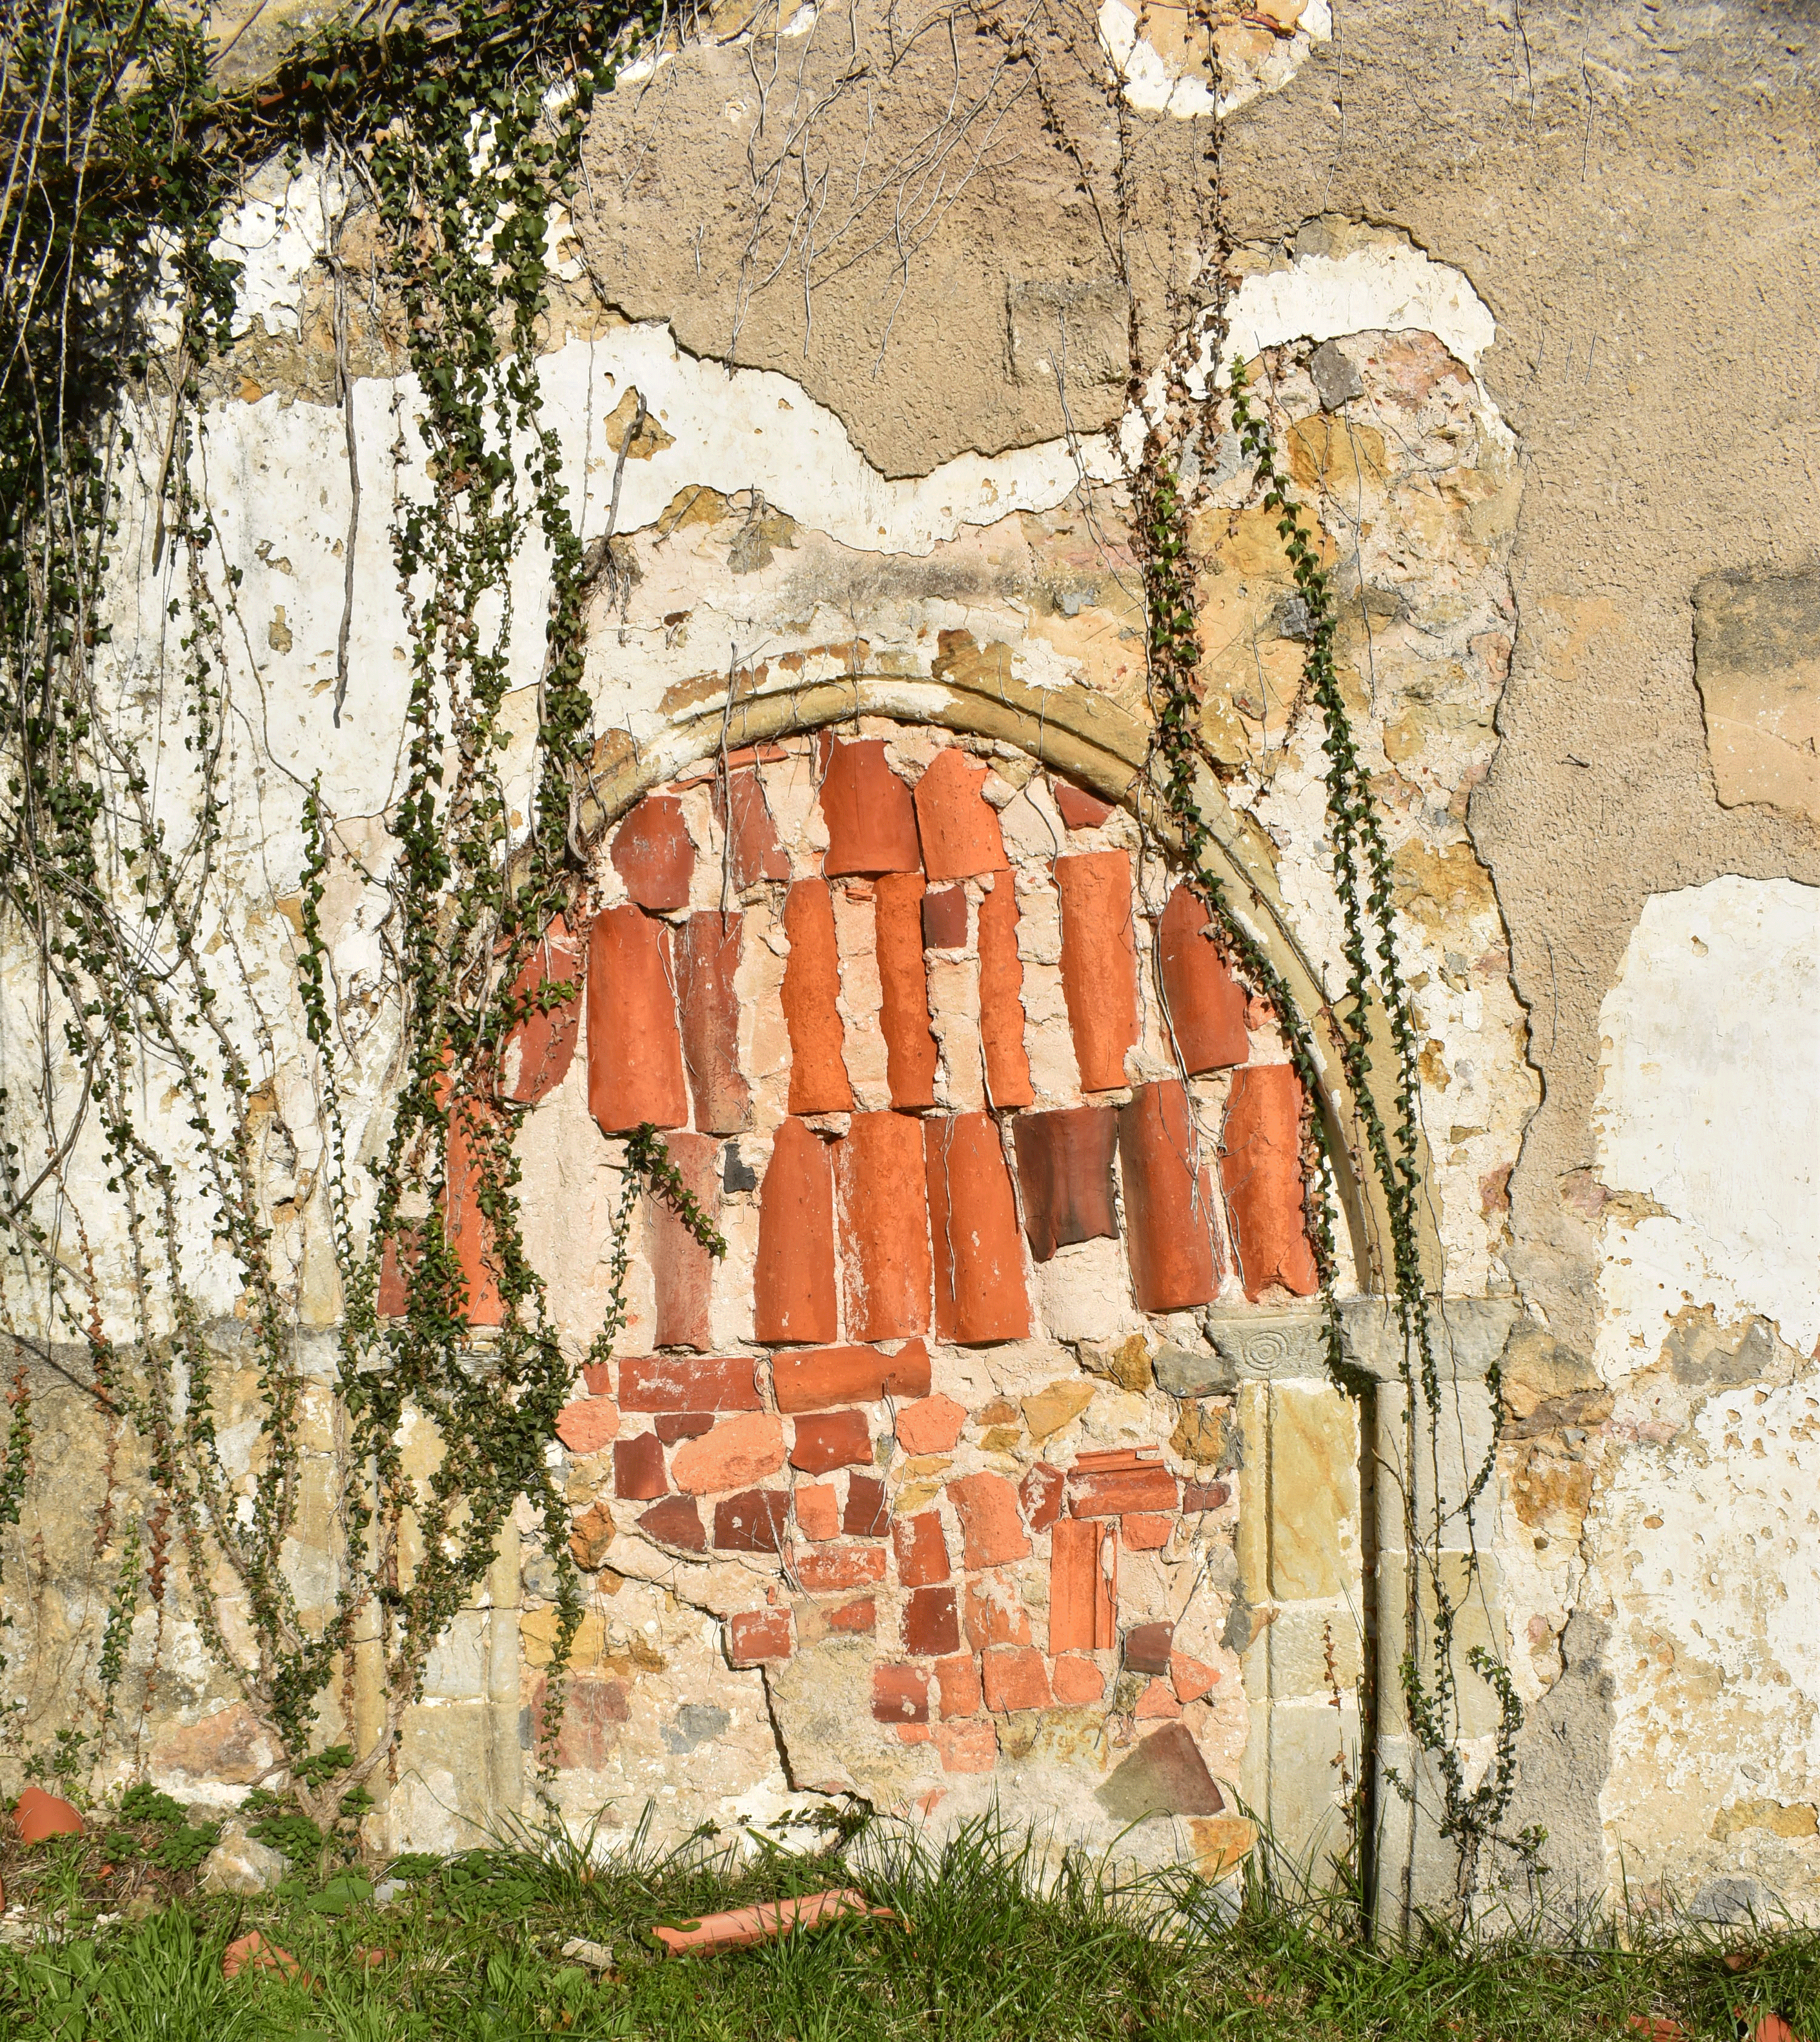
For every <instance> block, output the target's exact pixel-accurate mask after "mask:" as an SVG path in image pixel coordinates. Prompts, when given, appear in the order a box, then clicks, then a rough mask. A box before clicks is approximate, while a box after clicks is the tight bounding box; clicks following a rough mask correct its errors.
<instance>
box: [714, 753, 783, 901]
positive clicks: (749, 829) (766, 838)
mask: <svg viewBox="0 0 1820 2042" xmlns="http://www.w3.org/2000/svg"><path fill="white" fill-rule="evenodd" d="M728 765H729V767H730V768H731V767H732V762H731V761H730V760H729V762H728ZM713 802H714V820H716V821H717V823H718V824H720V825H721V828H722V829H723V830H725V831H726V832H727V834H728V836H729V837H730V838H731V839H732V842H731V843H730V845H729V847H728V863H729V864H730V865H731V866H732V881H733V890H734V891H735V893H744V892H745V890H746V889H747V888H748V886H755V885H758V883H759V881H760V880H762V879H788V878H789V877H790V854H789V853H788V852H787V851H786V850H785V849H784V847H783V845H782V843H781V842H779V840H778V826H777V824H776V823H775V822H774V821H773V820H772V818H771V810H770V803H769V802H768V801H767V800H766V799H765V788H764V782H763V778H762V777H761V776H760V775H759V774H758V773H756V772H755V771H753V770H752V768H751V767H749V766H748V767H744V768H736V769H732V770H729V771H728V774H727V778H726V781H725V784H724V785H723V783H722V782H721V777H720V775H719V774H715V776H714V782H713ZM728 816H731V817H732V820H731V823H730V824H729V822H728Z"/></svg>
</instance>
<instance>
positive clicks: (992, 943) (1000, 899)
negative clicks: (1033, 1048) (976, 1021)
mask: <svg viewBox="0 0 1820 2042" xmlns="http://www.w3.org/2000/svg"><path fill="white" fill-rule="evenodd" d="M980 1046H981V1050H983V1051H984V1053H985V1059H986V1096H987V1098H988V1099H990V1100H991V1101H992V1104H993V1106H994V1107H996V1108H999V1109H1000V1110H1001V1111H1002V1110H1003V1109H1004V1107H1011V1106H1028V1105H1029V1104H1030V1103H1031V1101H1032V1100H1033V1099H1035V1097H1036V1094H1035V1093H1034V1092H1033V1091H1032V1090H1031V1089H1030V1058H1029V1057H1028V1056H1027V1055H1026V1054H1025V1053H1024V1010H1023V964H1022V962H1020V961H1019V957H1018V903H1017V894H1016V892H1015V889H1014V888H1013V886H1012V885H1011V874H1009V873H1008V872H1007V873H1005V874H1003V875H1002V876H1001V877H1000V878H999V879H998V880H997V881H996V883H995V884H994V885H993V887H992V892H991V893H988V895H987V896H986V897H985V899H984V900H983V901H981V903H980Z"/></svg>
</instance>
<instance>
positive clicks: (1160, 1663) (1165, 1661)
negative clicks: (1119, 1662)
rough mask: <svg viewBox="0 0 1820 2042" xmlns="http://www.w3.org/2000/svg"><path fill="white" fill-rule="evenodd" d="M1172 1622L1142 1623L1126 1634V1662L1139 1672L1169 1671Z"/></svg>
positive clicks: (1174, 1633) (1174, 1628)
mask: <svg viewBox="0 0 1820 2042" xmlns="http://www.w3.org/2000/svg"><path fill="white" fill-rule="evenodd" d="M1175 1635H1176V1627H1175V1626H1174V1624H1172V1623H1140V1624H1137V1625H1135V1626H1134V1627H1133V1628H1132V1629H1131V1630H1130V1631H1126V1634H1125V1663H1126V1665H1127V1666H1129V1667H1130V1669H1132V1671H1133V1672H1134V1673H1168V1670H1169V1647H1170V1646H1171V1644H1172V1642H1173V1641H1174V1639H1175Z"/></svg>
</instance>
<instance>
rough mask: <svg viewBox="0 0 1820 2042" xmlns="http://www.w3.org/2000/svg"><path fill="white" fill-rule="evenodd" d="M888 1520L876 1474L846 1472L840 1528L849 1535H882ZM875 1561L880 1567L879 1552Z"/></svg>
mask: <svg viewBox="0 0 1820 2042" xmlns="http://www.w3.org/2000/svg"><path fill="white" fill-rule="evenodd" d="M890 1524H891V1509H890V1506H889V1505H888V1504H887V1503H886V1502H885V1484H884V1482H883V1481H882V1480H881V1478H879V1477H878V1476H877V1475H874V1474H850V1475H849V1476H848V1477H847V1508H846V1509H844V1510H843V1512H841V1514H840V1528H841V1530H842V1531H844V1532H845V1533H846V1534H847V1536H848V1537H849V1538H851V1539H882V1538H883V1537H884V1536H885V1532H886V1531H887V1530H888V1529H889V1527H890ZM879 1565H880V1567H881V1570H882V1568H883V1566H884V1561H883V1557H882V1555H881V1558H880V1562H879Z"/></svg>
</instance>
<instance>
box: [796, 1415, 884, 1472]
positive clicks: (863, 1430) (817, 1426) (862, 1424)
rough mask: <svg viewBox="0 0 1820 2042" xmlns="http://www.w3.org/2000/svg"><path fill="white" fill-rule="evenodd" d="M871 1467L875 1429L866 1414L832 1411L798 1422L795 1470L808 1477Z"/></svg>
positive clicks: (798, 1420)
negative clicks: (844, 1468)
mask: <svg viewBox="0 0 1820 2042" xmlns="http://www.w3.org/2000/svg"><path fill="white" fill-rule="evenodd" d="M871 1465H872V1428H871V1427H870V1425H869V1424H867V1423H866V1413H864V1412H863V1411H830V1412H828V1413H827V1414H826V1415H825V1416H824V1417H814V1418H799V1419H797V1421H796V1440H795V1443H794V1444H793V1446H792V1447H791V1448H790V1466H792V1467H793V1468H801V1470H802V1471H803V1473H804V1474H827V1473H828V1470H830V1469H831V1468H839V1467H870V1466H871Z"/></svg>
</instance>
